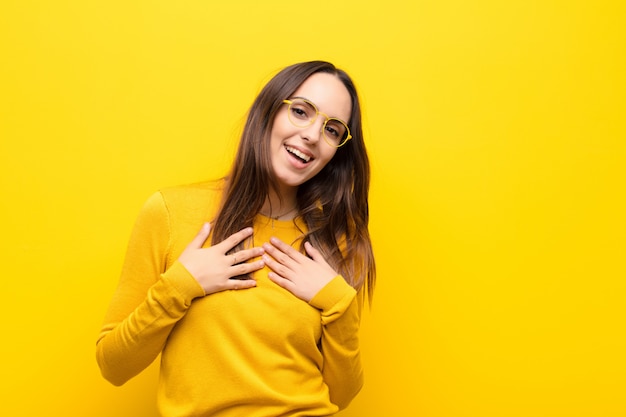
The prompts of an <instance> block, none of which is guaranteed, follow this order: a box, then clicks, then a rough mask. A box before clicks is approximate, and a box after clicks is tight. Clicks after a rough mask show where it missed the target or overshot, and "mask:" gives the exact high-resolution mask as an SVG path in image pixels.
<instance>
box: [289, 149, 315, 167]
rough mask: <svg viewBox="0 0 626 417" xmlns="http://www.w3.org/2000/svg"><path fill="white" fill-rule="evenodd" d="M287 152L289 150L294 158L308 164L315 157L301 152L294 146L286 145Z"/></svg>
mask: <svg viewBox="0 0 626 417" xmlns="http://www.w3.org/2000/svg"><path fill="white" fill-rule="evenodd" d="M285 149H286V150H287V152H289V153H290V154H291V155H292V156H293V157H294V158H297V159H298V160H300V161H301V162H302V163H304V164H306V163H308V162H310V161H311V160H312V159H313V158H312V157H311V156H309V155H307V154H305V153H303V152H300V151H299V150H298V149H296V148H293V147H291V146H285Z"/></svg>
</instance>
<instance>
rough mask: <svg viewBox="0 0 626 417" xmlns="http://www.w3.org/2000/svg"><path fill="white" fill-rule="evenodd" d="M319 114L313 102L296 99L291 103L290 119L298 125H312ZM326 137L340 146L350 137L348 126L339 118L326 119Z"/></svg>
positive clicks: (333, 143) (331, 142)
mask: <svg viewBox="0 0 626 417" xmlns="http://www.w3.org/2000/svg"><path fill="white" fill-rule="evenodd" d="M317 115H318V110H317V108H316V107H315V105H313V103H311V102H308V101H305V100H301V99H295V100H293V101H292V102H291V104H290V105H289V119H290V120H291V122H292V123H293V124H294V125H296V126H298V127H307V126H310V125H311V124H313V123H314V122H315V120H316V119H317ZM322 117H323V116H322ZM324 137H325V138H326V140H327V141H329V142H330V144H332V145H334V146H340V145H342V144H343V143H344V142H345V141H346V138H347V137H348V126H346V125H345V124H344V123H343V122H342V121H341V120H339V119H334V118H329V119H326V122H325V123H324Z"/></svg>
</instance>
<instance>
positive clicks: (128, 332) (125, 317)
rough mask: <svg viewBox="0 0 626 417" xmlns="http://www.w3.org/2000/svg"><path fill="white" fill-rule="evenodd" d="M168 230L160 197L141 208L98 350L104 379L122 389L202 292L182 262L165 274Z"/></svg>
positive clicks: (149, 200)
mask: <svg viewBox="0 0 626 417" xmlns="http://www.w3.org/2000/svg"><path fill="white" fill-rule="evenodd" d="M170 239H171V234H170V224H169V215H168V211H167V207H166V205H165V203H164V201H163V197H162V195H161V194H160V193H156V194H154V195H153V196H152V197H151V198H150V199H148V201H147V202H146V204H145V205H144V207H143V208H142V210H141V212H140V214H139V217H138V219H137V222H136V224H135V227H134V229H133V232H132V234H131V238H130V242H129V244H128V250H127V253H126V259H125V261H124V266H123V268H122V274H121V277H120V282H119V285H118V288H117V290H116V292H115V295H114V297H113V300H112V301H111V304H110V307H109V310H108V312H107V314H106V317H105V320H104V325H103V327H102V331H101V332H100V335H99V337H98V341H97V345H96V358H97V361H98V365H99V366H100V370H101V372H102V375H103V376H104V377H105V378H106V379H107V380H108V381H110V382H111V383H112V384H114V385H122V384H123V383H125V382H126V381H128V380H129V379H130V378H132V377H133V376H135V375H137V374H138V373H139V372H141V371H142V370H143V369H144V368H146V367H147V366H148V365H150V364H151V363H152V362H153V361H154V359H155V358H156V357H157V356H158V355H159V353H160V352H161V350H162V349H163V346H164V344H165V341H166V340H167V337H168V335H169V333H170V331H171V330H172V328H173V327H174V325H175V324H176V323H177V322H178V320H180V319H181V318H182V317H183V316H184V315H185V313H186V312H187V309H188V308H189V306H190V305H191V301H192V300H193V299H194V298H195V297H200V296H203V295H204V290H203V289H202V287H201V286H200V285H199V284H198V283H197V281H196V280H195V279H194V278H193V276H191V274H190V273H189V272H188V271H187V269H185V267H183V266H182V264H181V263H180V262H178V261H176V262H174V263H173V264H172V266H171V267H170V268H169V269H167V271H166V265H167V261H168V258H167V257H168V254H169V251H170Z"/></svg>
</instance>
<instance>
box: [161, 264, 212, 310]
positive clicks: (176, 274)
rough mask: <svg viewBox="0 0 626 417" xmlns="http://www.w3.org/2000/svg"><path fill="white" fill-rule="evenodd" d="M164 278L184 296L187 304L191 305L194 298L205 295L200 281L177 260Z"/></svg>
mask: <svg viewBox="0 0 626 417" xmlns="http://www.w3.org/2000/svg"><path fill="white" fill-rule="evenodd" d="M163 279H164V280H166V281H167V282H169V283H170V285H171V286H172V287H173V288H174V289H175V290H176V291H177V292H178V293H179V294H180V295H181V296H182V297H183V299H184V300H185V304H187V305H190V304H191V301H192V300H193V299H194V298H198V297H204V295H205V293H204V289H203V288H202V287H201V286H200V284H198V281H196V279H195V278H194V277H193V275H191V273H190V272H189V271H188V270H187V268H185V267H184V266H183V264H181V263H180V262H178V261H176V262H174V263H173V264H172V266H170V268H169V269H168V270H167V271H165V273H164V274H163Z"/></svg>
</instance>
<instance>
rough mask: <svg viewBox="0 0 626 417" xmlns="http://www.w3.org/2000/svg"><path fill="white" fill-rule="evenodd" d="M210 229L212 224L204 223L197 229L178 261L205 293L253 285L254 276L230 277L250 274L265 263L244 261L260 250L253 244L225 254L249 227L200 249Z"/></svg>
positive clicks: (239, 240) (246, 233) (254, 284)
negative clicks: (241, 278) (244, 278)
mask: <svg viewBox="0 0 626 417" xmlns="http://www.w3.org/2000/svg"><path fill="white" fill-rule="evenodd" d="M210 231H211V226H210V225H209V224H208V223H205V224H204V225H203V226H202V229H200V232H199V233H198V234H197V235H196V237H195V238H194V239H193V240H192V241H191V243H190V244H189V245H188V246H187V248H185V250H184V251H183V253H181V255H180V257H179V258H178V260H179V261H180V263H181V264H183V266H184V267H185V268H186V269H187V271H189V273H190V274H191V275H193V277H194V278H195V279H196V281H198V284H200V285H201V286H202V288H203V289H204V293H205V295H209V294H213V293H216V292H219V291H224V290H241V289H245V288H252V287H254V286H256V281H255V280H253V279H247V280H238V279H230V278H232V277H236V276H237V275H245V274H249V273H251V272H254V271H257V270H259V269H261V268H263V266H265V263H264V262H263V261H262V260H259V261H256V262H249V263H248V262H246V261H248V260H250V259H252V258H254V257H257V256H261V255H262V254H263V249H262V248H259V247H255V248H251V249H245V250H242V251H239V252H237V253H234V254H230V255H226V253H227V252H228V251H229V250H231V249H232V248H234V247H235V246H237V244H239V243H240V242H241V241H243V240H244V239H246V238H247V237H249V236H250V235H251V234H252V228H251V227H248V228H245V229H243V230H240V231H239V232H237V233H234V234H232V235H230V236H229V237H228V238H226V239H225V240H224V241H222V242H220V243H218V244H217V245H214V246H211V247H209V248H203V247H202V245H204V243H205V242H206V240H207V238H208V237H209V233H210Z"/></svg>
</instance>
